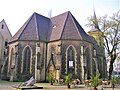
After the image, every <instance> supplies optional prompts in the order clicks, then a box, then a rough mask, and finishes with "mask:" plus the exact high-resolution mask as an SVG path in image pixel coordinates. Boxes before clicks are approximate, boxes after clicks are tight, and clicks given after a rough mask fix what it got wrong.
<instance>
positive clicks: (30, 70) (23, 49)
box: [21, 45, 33, 73]
mask: <svg viewBox="0 0 120 90" xmlns="http://www.w3.org/2000/svg"><path fill="white" fill-rule="evenodd" d="M27 47H28V48H29V49H30V52H31V55H30V71H29V72H30V73H32V71H31V70H32V53H33V52H32V48H31V47H30V46H29V45H26V46H25V47H24V48H23V51H22V65H21V73H23V60H24V52H25V49H26V48H27Z"/></svg>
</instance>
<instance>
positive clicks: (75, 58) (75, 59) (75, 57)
mask: <svg viewBox="0 0 120 90" xmlns="http://www.w3.org/2000/svg"><path fill="white" fill-rule="evenodd" d="M70 47H72V48H73V50H74V53H75V56H74V61H75V62H74V64H75V68H74V69H75V70H74V71H75V74H77V51H76V48H75V47H74V46H73V45H69V46H68V47H67V49H66V52H65V54H66V55H65V56H66V57H65V58H66V60H65V61H66V67H65V68H66V71H65V73H66V74H67V73H68V57H67V56H68V54H67V51H68V49H69V48H70Z"/></svg>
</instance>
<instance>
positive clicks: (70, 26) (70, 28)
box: [61, 13, 81, 40]
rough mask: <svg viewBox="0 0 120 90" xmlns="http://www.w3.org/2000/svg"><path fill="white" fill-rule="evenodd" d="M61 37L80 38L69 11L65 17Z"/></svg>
mask: <svg viewBox="0 0 120 90" xmlns="http://www.w3.org/2000/svg"><path fill="white" fill-rule="evenodd" d="M61 39H77V40H81V37H80V34H79V32H78V30H77V27H76V25H75V23H74V21H73V18H72V16H71V14H70V13H69V14H68V16H67V19H66V23H65V26H64V30H63V32H62V36H61Z"/></svg>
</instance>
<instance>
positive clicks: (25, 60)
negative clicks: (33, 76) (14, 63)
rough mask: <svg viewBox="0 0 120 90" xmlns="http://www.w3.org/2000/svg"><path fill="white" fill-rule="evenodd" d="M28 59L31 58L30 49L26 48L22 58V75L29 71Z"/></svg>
mask: <svg viewBox="0 0 120 90" xmlns="http://www.w3.org/2000/svg"><path fill="white" fill-rule="evenodd" d="M30 58H31V51H30V48H29V47H26V48H25V50H24V58H23V73H24V72H29V71H30Z"/></svg>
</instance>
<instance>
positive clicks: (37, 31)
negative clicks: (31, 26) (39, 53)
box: [34, 12, 40, 40]
mask: <svg viewBox="0 0 120 90" xmlns="http://www.w3.org/2000/svg"><path fill="white" fill-rule="evenodd" d="M36 14H37V13H35V12H34V16H35V25H36V33H37V38H38V40H40V37H39V35H38V34H39V30H38V23H37V16H36Z"/></svg>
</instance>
